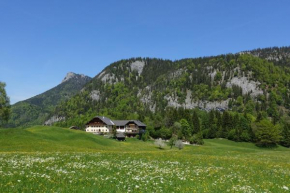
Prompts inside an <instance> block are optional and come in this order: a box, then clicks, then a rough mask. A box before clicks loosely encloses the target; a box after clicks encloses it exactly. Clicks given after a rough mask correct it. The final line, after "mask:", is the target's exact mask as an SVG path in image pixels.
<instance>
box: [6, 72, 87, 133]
mask: <svg viewBox="0 0 290 193" xmlns="http://www.w3.org/2000/svg"><path fill="white" fill-rule="evenodd" d="M90 80H91V78H90V77H88V76H85V75H79V74H75V73H72V72H70V73H68V74H67V76H66V77H65V78H64V80H63V81H62V83H61V84H59V85H58V86H56V87H54V88H52V89H50V90H48V91H46V92H44V93H42V94H39V95H37V96H35V97H32V98H30V99H27V100H25V101H21V102H18V103H16V104H14V105H12V107H11V116H10V119H9V121H8V125H6V126H7V127H18V126H21V127H26V126H31V125H40V124H43V123H44V121H45V120H47V119H48V116H49V115H50V114H51V112H53V111H54V109H55V106H56V105H58V104H59V103H60V102H62V101H66V100H68V99H69V98H70V97H72V96H74V95H75V94H76V93H78V92H79V91H80V90H81V89H82V88H83V86H84V85H85V84H86V83H87V82H89V81H90Z"/></svg>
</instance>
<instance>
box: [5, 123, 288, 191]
mask: <svg viewBox="0 0 290 193" xmlns="http://www.w3.org/2000/svg"><path fill="white" fill-rule="evenodd" d="M0 147H1V148H0V162H1V166H0V174H1V175H0V182H1V183H0V190H1V191H2V192H39V191H42V192H43V191H44V192H289V188H290V163H289V160H290V150H289V149H287V148H284V147H278V148H274V149H261V148H258V147H256V146H254V145H253V144H251V143H245V142H239V143H237V142H233V141H229V140H226V139H208V140H205V145H203V146H185V148H184V149H182V150H178V149H177V148H173V149H170V148H169V147H166V148H165V149H163V150H160V149H158V148H156V147H155V146H154V145H153V143H152V142H150V141H149V142H142V141H139V140H137V139H128V140H127V141H125V142H118V141H115V140H112V139H106V138H104V137H102V136H96V135H93V134H89V133H85V132H83V131H75V130H69V129H63V128H59V127H47V126H35V127H31V128H28V129H9V130H8V129H0Z"/></svg>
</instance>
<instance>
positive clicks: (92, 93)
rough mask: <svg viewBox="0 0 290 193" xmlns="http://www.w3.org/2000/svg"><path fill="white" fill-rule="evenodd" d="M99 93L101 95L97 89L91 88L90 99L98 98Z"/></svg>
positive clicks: (96, 99)
mask: <svg viewBox="0 0 290 193" xmlns="http://www.w3.org/2000/svg"><path fill="white" fill-rule="evenodd" d="M100 95H101V93H100V91H99V90H93V91H92V92H91V98H92V100H95V101H98V100H100Z"/></svg>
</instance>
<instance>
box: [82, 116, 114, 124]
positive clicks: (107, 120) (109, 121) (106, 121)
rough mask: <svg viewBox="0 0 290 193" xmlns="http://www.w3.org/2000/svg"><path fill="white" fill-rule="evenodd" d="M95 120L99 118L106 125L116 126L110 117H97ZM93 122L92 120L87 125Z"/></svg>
mask: <svg viewBox="0 0 290 193" xmlns="http://www.w3.org/2000/svg"><path fill="white" fill-rule="evenodd" d="M95 118H99V119H100V120H101V121H103V122H104V123H105V124H106V125H114V122H113V121H112V120H111V119H109V118H108V117H104V116H96V117H94V118H93V119H92V120H94V119H95ZM92 120H90V121H89V122H88V123H86V125H87V124H89V123H90V122H91V121H92Z"/></svg>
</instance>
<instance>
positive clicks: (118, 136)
mask: <svg viewBox="0 0 290 193" xmlns="http://www.w3.org/2000/svg"><path fill="white" fill-rule="evenodd" d="M116 137H117V138H125V137H126V136H125V135H124V133H117V135H116Z"/></svg>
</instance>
